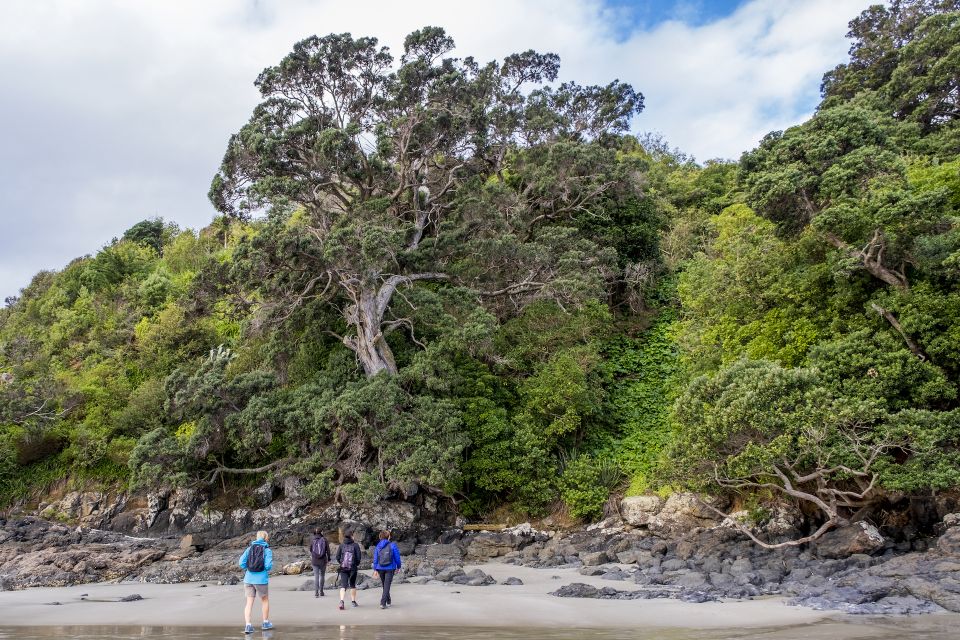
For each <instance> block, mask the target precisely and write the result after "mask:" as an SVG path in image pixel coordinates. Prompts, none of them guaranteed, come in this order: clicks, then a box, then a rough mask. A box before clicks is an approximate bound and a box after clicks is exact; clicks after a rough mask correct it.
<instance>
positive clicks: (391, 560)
mask: <svg viewBox="0 0 960 640" xmlns="http://www.w3.org/2000/svg"><path fill="white" fill-rule="evenodd" d="M373 568H374V570H375V571H376V572H377V573H379V574H380V582H382V583H383V594H382V595H381V596H380V608H381V609H386V608H388V607H389V606H390V605H391V604H392V603H391V601H390V586H391V585H392V584H393V576H394V574H395V573H396V572H397V569H399V568H400V549H398V548H397V545H396V544H395V543H394V542H392V541H391V540H390V532H389V531H381V532H380V542H378V543H377V549H376V551H374V552H373Z"/></svg>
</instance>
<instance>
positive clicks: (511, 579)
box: [500, 576, 523, 586]
mask: <svg viewBox="0 0 960 640" xmlns="http://www.w3.org/2000/svg"><path fill="white" fill-rule="evenodd" d="M500 584H502V585H507V586H516V585H522V584H523V580H521V579H520V578H514V577H513V576H511V577H509V578H507V579H506V580H504V581H503V582H501V583H500Z"/></svg>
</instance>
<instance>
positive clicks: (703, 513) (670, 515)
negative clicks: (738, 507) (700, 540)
mask: <svg viewBox="0 0 960 640" xmlns="http://www.w3.org/2000/svg"><path fill="white" fill-rule="evenodd" d="M704 500H708V501H709V500H712V498H704ZM719 523H720V518H719V516H717V515H716V514H715V513H714V512H713V511H711V510H710V509H708V508H707V507H705V506H704V505H703V504H702V503H701V502H700V500H699V499H698V498H697V496H696V495H694V494H692V493H675V494H673V495H671V496H670V497H669V498H667V501H666V502H665V503H664V504H663V507H662V508H661V509H660V511H659V512H658V513H657V514H656V515H654V516H653V517H651V518H650V520H649V522H648V523H647V528H649V529H650V530H651V531H654V532H658V533H661V532H662V533H665V534H667V535H671V536H672V535H678V534H683V533H686V532H688V531H690V530H692V529H696V528H704V527H713V526H716V525H717V524H719Z"/></svg>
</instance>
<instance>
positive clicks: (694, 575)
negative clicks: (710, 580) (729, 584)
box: [670, 571, 707, 602]
mask: <svg viewBox="0 0 960 640" xmlns="http://www.w3.org/2000/svg"><path fill="white" fill-rule="evenodd" d="M670 582H671V584H675V585H677V586H678V587H684V588H685V589H699V588H701V587H703V586H705V585H706V584H707V577H706V576H705V575H703V574H702V573H698V572H696V571H691V572H690V573H686V574H683V575H681V576H677V577H675V578H673V579H672V580H671V581H670ZM702 602H706V601H705V600H703V601H702Z"/></svg>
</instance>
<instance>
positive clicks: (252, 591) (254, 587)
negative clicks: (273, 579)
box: [243, 583, 270, 598]
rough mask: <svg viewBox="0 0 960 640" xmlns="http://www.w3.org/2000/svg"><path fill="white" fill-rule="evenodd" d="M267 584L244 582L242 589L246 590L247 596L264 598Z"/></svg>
mask: <svg viewBox="0 0 960 640" xmlns="http://www.w3.org/2000/svg"><path fill="white" fill-rule="evenodd" d="M269 586H270V585H268V584H246V583H244V585H243V590H244V591H245V592H246V594H247V597H248V598H266V597H267V595H268V594H267V587H269Z"/></svg>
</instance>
